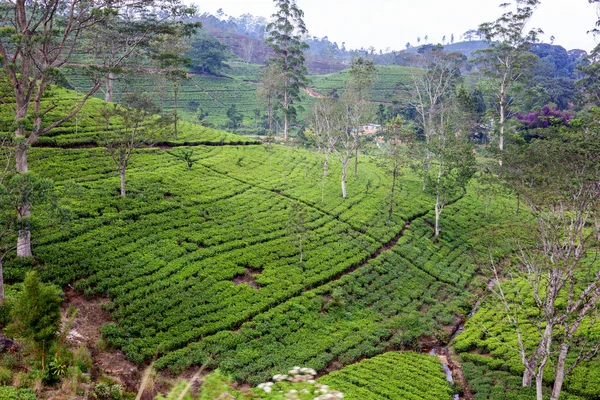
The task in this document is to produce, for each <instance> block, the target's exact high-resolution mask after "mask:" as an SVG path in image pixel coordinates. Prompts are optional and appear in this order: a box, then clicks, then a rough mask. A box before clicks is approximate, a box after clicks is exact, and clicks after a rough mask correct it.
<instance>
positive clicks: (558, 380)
mask: <svg viewBox="0 0 600 400" xmlns="http://www.w3.org/2000/svg"><path fill="white" fill-rule="evenodd" d="M568 353H569V345H568V344H567V343H562V344H561V345H560V353H559V355H558V362H557V364H556V372H555V374H554V387H553V388H552V396H551V397H550V400H558V398H559V396H560V392H561V391H562V386H563V383H564V382H565V363H566V361H567V354H568Z"/></svg>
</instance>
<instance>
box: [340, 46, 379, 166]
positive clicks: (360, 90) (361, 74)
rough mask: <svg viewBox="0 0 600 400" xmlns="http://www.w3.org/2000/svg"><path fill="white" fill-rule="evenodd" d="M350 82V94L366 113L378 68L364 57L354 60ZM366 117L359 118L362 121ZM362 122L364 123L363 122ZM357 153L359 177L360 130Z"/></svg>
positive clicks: (350, 71)
mask: <svg viewBox="0 0 600 400" xmlns="http://www.w3.org/2000/svg"><path fill="white" fill-rule="evenodd" d="M349 74H350V80H349V82H347V83H346V84H347V86H348V93H349V95H350V96H355V97H356V101H357V102H358V103H360V109H361V110H364V111H366V110H367V107H365V102H366V100H367V97H368V95H369V91H370V90H371V87H372V86H373V83H374V82H375V76H376V74H377V68H375V64H374V63H373V61H371V60H365V59H364V58H362V57H359V58H357V59H354V60H352V63H351V64H350V70H349ZM364 117H365V115H361V116H359V118H360V119H361V120H362V119H363V118H364ZM361 122H364V120H363V121H361ZM354 140H355V142H356V143H355V144H354V147H355V151H354V176H355V177H356V176H358V152H359V149H360V129H356V130H355V131H354Z"/></svg>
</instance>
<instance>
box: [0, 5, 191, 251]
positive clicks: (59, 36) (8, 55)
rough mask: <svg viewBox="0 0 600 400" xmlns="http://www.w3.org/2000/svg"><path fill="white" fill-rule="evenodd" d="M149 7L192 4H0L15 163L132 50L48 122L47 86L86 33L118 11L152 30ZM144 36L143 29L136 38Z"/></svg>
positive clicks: (23, 238)
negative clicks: (11, 102) (11, 101)
mask: <svg viewBox="0 0 600 400" xmlns="http://www.w3.org/2000/svg"><path fill="white" fill-rule="evenodd" d="M150 8H153V9H154V10H157V11H165V12H183V13H185V10H188V9H189V8H187V7H182V6H180V5H179V3H177V1H172V0H164V1H163V0H152V1H129V0H99V1H95V2H92V3H90V2H88V1H86V0H47V1H38V0H34V1H29V0H10V1H4V2H1V3H0V26H1V27H2V34H0V60H1V68H3V69H4V71H5V72H6V75H7V76H8V81H9V83H10V86H11V88H12V89H13V91H14V115H15V117H14V135H15V139H16V140H15V142H16V143H15V145H16V151H15V159H16V163H15V164H16V169H17V172H18V173H20V174H25V173H27V171H28V163H27V151H28V149H29V147H30V146H31V145H33V144H35V143H36V142H37V141H38V138H39V137H40V136H42V135H45V134H47V133H48V132H50V131H51V130H53V129H54V128H56V127H58V126H60V125H62V124H63V123H65V122H66V121H68V120H70V119H71V118H73V117H74V116H75V115H76V114H77V113H78V112H79V111H80V110H81V108H82V107H83V106H84V104H85V103H86V101H87V100H88V99H89V98H90V97H91V96H92V95H93V94H94V93H96V92H97V91H98V90H99V89H100V87H101V86H102V83H103V81H104V79H106V77H107V75H108V73H109V72H110V71H111V70H113V69H114V68H119V67H120V66H121V64H122V63H123V61H124V60H125V59H126V57H127V56H128V55H129V54H130V52H129V51H125V52H124V54H122V55H121V56H119V57H117V58H115V59H113V61H112V62H110V63H109V64H110V65H102V66H100V67H98V68H96V70H97V71H100V72H101V73H100V74H98V76H97V77H96V79H95V80H93V82H92V84H91V87H89V88H88V90H87V91H85V94H84V95H83V96H82V97H81V98H80V99H79V100H78V101H77V102H75V104H73V106H72V107H71V109H70V110H69V111H67V112H66V113H65V114H64V115H62V116H61V117H60V118H58V119H57V120H54V121H52V122H48V123H47V124H44V122H45V121H46V116H47V115H48V113H50V112H51V111H52V110H53V109H54V108H55V106H50V107H48V108H46V109H43V108H42V99H43V97H44V93H45V90H46V88H47V87H48V85H49V84H50V83H51V82H52V77H53V76H54V75H55V73H56V71H57V69H58V68H61V67H62V66H64V65H65V64H66V63H67V62H68V61H69V59H70V58H71V56H72V54H73V52H74V51H75V49H76V48H77V46H78V45H79V44H80V39H81V37H82V35H83V33H84V32H86V31H87V30H89V29H90V28H91V27H93V26H95V25H97V24H98V23H100V22H101V21H105V20H106V19H107V18H108V17H109V16H113V15H114V14H115V13H119V14H120V13H123V14H128V13H136V14H137V15H138V18H140V19H146V20H148V21H151V22H152V23H149V24H148V29H147V30H146V32H148V33H149V32H152V31H154V28H155V27H156V24H155V23H154V22H156V21H157V18H156V15H155V14H153V13H150V12H149V10H150ZM144 38H145V35H144V34H142V35H141V36H139V37H135V38H132V40H136V41H137V40H139V41H141V40H144ZM29 216H30V204H29V202H28V201H26V202H24V203H23V205H22V206H21V209H20V210H19V218H23V219H28V218H29ZM17 254H18V256H20V257H26V256H31V255H32V252H31V232H30V230H29V229H28V228H27V226H26V224H24V226H23V229H21V230H20V231H19V235H18V239H17Z"/></svg>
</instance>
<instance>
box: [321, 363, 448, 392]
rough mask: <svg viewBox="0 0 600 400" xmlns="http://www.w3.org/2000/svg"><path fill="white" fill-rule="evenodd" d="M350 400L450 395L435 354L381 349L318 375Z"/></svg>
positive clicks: (323, 381)
mask: <svg viewBox="0 0 600 400" xmlns="http://www.w3.org/2000/svg"><path fill="white" fill-rule="evenodd" d="M319 382H322V383H325V384H327V385H329V386H331V387H333V388H336V389H338V390H340V391H342V392H343V393H344V398H345V399H350V400H379V399H382V400H383V399H414V400H417V399H421V400H441V399H450V398H451V394H452V389H451V388H450V385H449V384H448V382H447V381H446V376H445V375H444V374H443V373H442V366H441V364H440V361H439V360H438V358H437V357H435V356H430V355H426V354H419V353H415V352H404V353H385V354H383V355H381V356H377V357H374V358H371V359H368V360H363V361H361V362H359V363H358V364H354V365H351V366H348V367H346V368H344V369H342V370H340V371H336V372H332V373H330V374H329V375H325V376H323V377H322V378H320V379H319Z"/></svg>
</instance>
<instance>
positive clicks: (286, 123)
mask: <svg viewBox="0 0 600 400" xmlns="http://www.w3.org/2000/svg"><path fill="white" fill-rule="evenodd" d="M288 96H289V93H288V92H287V90H286V91H285V93H284V100H283V108H284V109H285V112H284V113H283V138H284V139H285V140H287V138H288V130H289V128H290V120H289V116H288V110H289V107H290V105H289V104H288Z"/></svg>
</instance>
